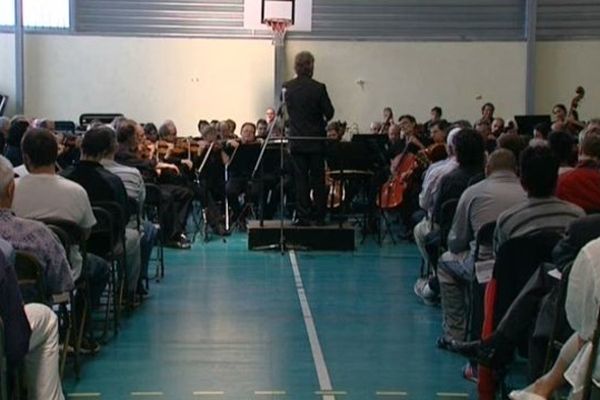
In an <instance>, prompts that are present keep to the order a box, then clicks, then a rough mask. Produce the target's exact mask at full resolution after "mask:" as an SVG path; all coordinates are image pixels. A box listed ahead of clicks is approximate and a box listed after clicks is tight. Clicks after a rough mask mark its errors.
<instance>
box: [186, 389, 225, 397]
mask: <svg viewBox="0 0 600 400" xmlns="http://www.w3.org/2000/svg"><path fill="white" fill-rule="evenodd" d="M192 394H193V395H194V396H223V395H224V394H225V392H223V391H220V390H215V391H210V390H205V391H198V392H194V393H192Z"/></svg>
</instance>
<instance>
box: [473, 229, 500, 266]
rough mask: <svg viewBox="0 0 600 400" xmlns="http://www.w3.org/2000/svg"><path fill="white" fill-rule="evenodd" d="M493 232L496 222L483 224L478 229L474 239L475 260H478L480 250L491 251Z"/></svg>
mask: <svg viewBox="0 0 600 400" xmlns="http://www.w3.org/2000/svg"><path fill="white" fill-rule="evenodd" d="M495 230H496V221H492V222H488V223H487V224H483V225H482V226H481V227H480V228H479V230H478V231H477V236H476V237H475V260H479V259H480V257H479V256H480V254H481V253H482V249H490V252H491V251H492V246H493V243H494V231H495Z"/></svg>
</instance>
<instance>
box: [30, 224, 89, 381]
mask: <svg viewBox="0 0 600 400" xmlns="http://www.w3.org/2000/svg"><path fill="white" fill-rule="evenodd" d="M42 222H44V223H45V224H46V226H47V227H48V228H49V229H50V230H51V231H52V233H54V235H55V236H56V237H57V238H58V240H59V241H60V243H61V244H62V246H63V248H64V249H65V253H66V255H67V260H68V261H69V264H70V265H72V264H73V262H72V260H71V257H72V249H73V248H74V247H75V246H78V247H79V253H80V254H81V256H82V259H83V261H82V267H81V275H80V277H79V279H78V280H77V281H76V282H75V290H74V291H72V292H71V293H69V294H68V295H66V296H65V295H64V294H63V295H59V296H54V297H53V299H52V300H53V305H55V306H57V307H58V313H57V315H58V318H59V332H60V336H61V341H62V342H63V344H64V346H63V351H62V354H61V360H60V374H61V376H63V374H64V368H65V363H66V358H67V353H68V349H69V343H70V341H71V337H72V336H73V337H74V338H75V348H74V352H73V360H74V363H73V369H74V371H75V376H76V377H77V378H79V376H80V372H81V360H80V356H81V343H82V340H83V335H84V333H85V321H86V319H87V318H88V316H89V315H91V300H90V285H89V282H88V278H87V265H86V264H87V263H86V259H87V252H86V239H85V234H84V232H83V230H82V229H81V228H80V227H79V225H77V224H76V223H74V222H71V221H67V220H61V219H43V220H42ZM75 296H77V298H78V299H79V301H77V302H76V301H75Z"/></svg>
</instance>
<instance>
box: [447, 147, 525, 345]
mask: <svg viewBox="0 0 600 400" xmlns="http://www.w3.org/2000/svg"><path fill="white" fill-rule="evenodd" d="M516 168H517V161H516V159H515V157H514V155H513V154H512V153H511V152H510V151H509V150H506V149H499V150H496V151H495V152H494V153H492V154H491V155H490V157H489V159H488V162H487V165H486V176H487V177H486V178H485V179H484V180H483V181H481V182H479V183H477V184H475V185H473V186H471V187H469V188H468V189H467V190H465V191H464V192H463V194H462V195H461V196H460V200H459V202H458V206H457V208H456V214H455V215H454V220H453V222H452V228H451V229H450V233H449V235H448V251H447V252H445V253H444V254H443V255H442V257H441V259H440V261H439V263H438V279H439V284H440V289H441V303H442V316H443V327H444V335H443V336H442V337H441V338H440V339H439V340H438V345H439V346H440V347H443V348H446V347H447V346H448V344H450V343H451V341H452V340H464V338H465V329H466V308H467V305H466V304H465V299H466V294H467V293H466V291H467V285H468V283H469V282H470V281H471V280H472V279H473V275H474V264H475V260H474V255H475V254H474V252H475V238H476V237H477V232H478V231H479V229H480V228H481V227H482V226H483V225H485V224H487V223H489V222H493V221H495V220H496V219H497V218H498V216H499V215H500V213H502V212H503V211H504V210H506V209H508V208H511V207H512V206H514V205H516V204H519V203H522V202H524V201H525V199H526V195H525V191H524V190H523V189H522V188H521V185H520V184H519V178H518V177H517V175H516ZM482 250H485V249H482ZM480 251H481V250H480ZM489 252H491V249H487V252H485V251H483V252H482V253H484V254H482V253H480V259H486V258H491V254H489Z"/></svg>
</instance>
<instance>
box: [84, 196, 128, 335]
mask: <svg viewBox="0 0 600 400" xmlns="http://www.w3.org/2000/svg"><path fill="white" fill-rule="evenodd" d="M92 211H93V212H94V217H95V218H96V225H94V227H93V228H92V232H91V234H90V237H89V238H88V241H87V246H88V250H89V252H90V253H92V254H95V255H96V256H98V257H102V258H103V259H105V260H106V261H108V262H109V263H110V266H111V268H110V274H109V280H108V290H107V291H106V299H105V302H104V303H103V304H101V306H103V307H104V324H103V333H102V336H101V339H102V340H106V338H107V336H108V326H109V325H110V318H111V315H112V322H113V324H112V325H113V334H115V335H116V334H117V333H118V330H119V320H120V315H121V305H120V298H121V295H122V288H123V282H124V281H123V280H122V279H120V278H118V274H119V273H118V270H117V269H118V268H119V265H120V264H122V263H123V259H122V255H123V253H124V252H125V247H124V245H123V243H122V241H121V240H119V238H117V237H116V232H117V230H116V229H115V219H116V218H115V217H114V216H113V215H112V214H111V213H110V212H109V211H108V210H106V209H105V208H102V207H98V206H92ZM123 269H125V268H124V266H123ZM121 277H123V278H124V274H121ZM111 313H112V314H111Z"/></svg>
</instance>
